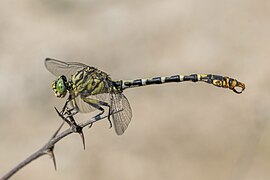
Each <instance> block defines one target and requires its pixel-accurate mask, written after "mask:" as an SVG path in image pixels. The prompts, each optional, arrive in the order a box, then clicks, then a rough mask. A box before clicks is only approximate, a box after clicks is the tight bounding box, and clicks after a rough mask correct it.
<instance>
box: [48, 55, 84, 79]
mask: <svg viewBox="0 0 270 180" xmlns="http://www.w3.org/2000/svg"><path fill="white" fill-rule="evenodd" d="M45 67H46V68H47V69H48V71H50V72H51V73H52V74H53V75H55V76H57V77H58V76H62V75H64V76H66V77H67V78H70V77H71V75H73V74H74V73H75V72H77V71H80V70H82V69H83V68H85V67H88V66H87V65H85V64H82V63H77V62H68V63H66V62H62V61H59V60H56V59H51V58H46V59H45Z"/></svg>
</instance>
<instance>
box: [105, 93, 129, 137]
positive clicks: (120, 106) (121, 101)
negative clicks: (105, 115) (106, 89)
mask: <svg viewBox="0 0 270 180" xmlns="http://www.w3.org/2000/svg"><path fill="white" fill-rule="evenodd" d="M110 95H111V108H112V113H113V114H112V117H113V124H114V129H115V132H116V134H117V135H122V134H123V133H124V132H125V130H126V129H127V127H128V125H129V123H130V120H131V118H132V110H131V107H130V105H129V102H128V99H127V98H126V96H125V95H124V94H122V93H119V94H110ZM118 111H119V112H118ZM114 112H117V113H114Z"/></svg>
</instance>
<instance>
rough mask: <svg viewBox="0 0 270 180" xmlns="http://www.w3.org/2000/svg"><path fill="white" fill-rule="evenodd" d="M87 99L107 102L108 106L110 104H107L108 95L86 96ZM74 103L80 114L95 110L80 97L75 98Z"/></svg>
mask: <svg viewBox="0 0 270 180" xmlns="http://www.w3.org/2000/svg"><path fill="white" fill-rule="evenodd" d="M88 98H91V99H97V100H100V101H103V102H107V103H108V104H110V102H109V99H110V98H109V94H97V95H91V96H88ZM75 102H76V105H77V107H78V108H79V111H80V112H82V113H89V112H92V111H95V110H97V109H96V108H95V107H93V106H91V105H89V104H88V103H86V102H84V101H83V99H82V98H81V97H80V96H77V97H76V98H75Z"/></svg>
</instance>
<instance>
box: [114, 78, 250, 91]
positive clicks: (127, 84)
mask: <svg viewBox="0 0 270 180" xmlns="http://www.w3.org/2000/svg"><path fill="white" fill-rule="evenodd" d="M184 81H192V82H198V81H202V82H206V83H209V84H212V85H214V86H217V87H222V88H229V89H231V90H233V91H234V92H236V93H238V94H239V93H242V92H243V91H244V89H245V84H243V83H241V82H239V81H237V80H236V79H233V78H230V77H226V76H220V75H213V74H191V75H173V76H168V77H154V78H150V79H136V80H121V81H116V84H117V86H120V87H121V90H124V89H127V88H133V87H140V86H147V85H152V84H164V83H170V82H184ZM238 88H239V89H238Z"/></svg>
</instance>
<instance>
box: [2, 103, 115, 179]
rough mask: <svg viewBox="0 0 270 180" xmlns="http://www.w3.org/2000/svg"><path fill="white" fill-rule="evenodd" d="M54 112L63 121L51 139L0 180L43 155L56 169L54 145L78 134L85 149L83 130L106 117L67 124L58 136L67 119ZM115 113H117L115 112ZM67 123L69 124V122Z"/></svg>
mask: <svg viewBox="0 0 270 180" xmlns="http://www.w3.org/2000/svg"><path fill="white" fill-rule="evenodd" d="M55 110H56V111H57V113H58V115H59V116H60V117H61V118H62V119H63V120H64V121H63V123H62V124H61V125H60V127H59V128H58V129H57V130H56V132H55V133H54V134H53V135H52V137H51V138H50V139H49V141H48V142H47V143H46V144H45V145H44V146H43V147H42V148H40V149H39V150H37V151H36V152H34V153H33V154H32V155H30V156H29V157H27V158H26V159H25V160H23V161H22V162H20V163H19V164H18V165H16V166H15V167H14V168H13V169H11V170H10V171H9V172H7V173H6V174H5V175H4V176H3V177H1V180H6V179H9V178H10V177H11V176H13V175H14V174H15V173H17V172H18V171H19V170H20V169H22V168H23V167H25V166H26V165H27V164H29V163H30V162H32V161H33V160H35V159H37V158H39V157H41V156H43V155H49V156H50V157H51V158H52V160H53V163H54V167H55V169H56V161H55V156H54V151H53V150H54V146H55V144H56V143H57V142H58V141H60V140H62V139H63V138H64V137H66V136H68V135H70V134H72V133H79V134H80V135H81V138H82V141H83V147H84V148H85V143H84V136H83V132H82V130H83V128H84V127H86V126H89V125H91V124H93V123H95V122H97V121H99V120H101V119H104V118H106V117H108V116H107V115H103V116H95V117H93V118H91V119H89V120H86V121H84V122H82V123H80V124H78V125H77V124H76V123H75V124H72V123H69V125H70V128H68V129H66V130H65V131H63V132H62V133H60V134H59V132H60V130H61V128H62V126H63V125H64V122H65V121H66V122H68V120H67V118H65V117H64V116H63V115H62V114H61V113H59V111H58V110H57V109H56V108H55ZM115 113H117V112H115ZM69 118H70V121H72V120H74V119H73V116H71V117H69ZM70 121H69V122H70Z"/></svg>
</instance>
